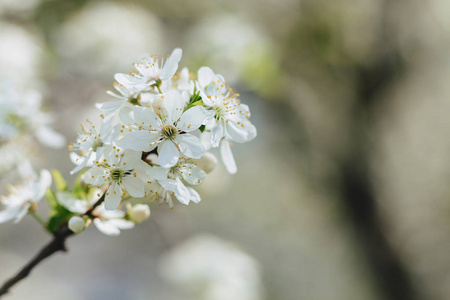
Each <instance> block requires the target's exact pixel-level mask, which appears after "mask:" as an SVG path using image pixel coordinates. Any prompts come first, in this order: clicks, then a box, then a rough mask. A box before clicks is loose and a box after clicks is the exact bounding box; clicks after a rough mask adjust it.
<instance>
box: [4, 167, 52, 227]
mask: <svg viewBox="0 0 450 300" xmlns="http://www.w3.org/2000/svg"><path fill="white" fill-rule="evenodd" d="M51 183H52V177H51V175H50V172H49V171H47V170H45V169H44V170H41V172H40V175H39V176H37V175H36V174H35V173H34V172H33V173H32V174H30V175H29V176H28V178H27V179H26V180H25V181H24V182H23V183H22V184H20V185H17V186H9V188H8V189H9V195H8V196H3V197H2V198H1V199H0V203H1V204H2V206H3V210H1V211H0V223H5V222H8V221H11V220H13V219H14V223H18V222H19V221H20V220H22V218H23V217H24V216H25V215H26V214H27V213H28V212H29V211H30V209H34V208H33V207H32V206H33V205H36V204H37V203H38V202H39V201H40V200H41V199H42V197H43V196H44V194H45V191H46V190H47V188H48V187H49V186H50V184H51Z"/></svg>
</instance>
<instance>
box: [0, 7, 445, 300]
mask: <svg viewBox="0 0 450 300" xmlns="http://www.w3.org/2000/svg"><path fill="white" fill-rule="evenodd" d="M449 15H450V2H449V1H446V0H430V1H421V0H410V1H405V0H404V1H401V0H398V1H389V0H340V1H335V0H277V1H276V0H258V1H257V0H248V1H236V0H228V1H206V0H198V1H189V2H184V1H180V0H178V1H174V0H166V1H144V0H131V1H119V0H118V1H93V0H91V1H89V0H64V1H56V0H21V1H14V0H0V78H1V80H3V81H7V82H10V83H11V84H14V85H16V86H17V87H19V88H24V89H30V88H32V89H37V90H39V91H40V92H42V93H43V94H44V96H45V99H46V101H45V107H46V108H47V109H48V110H50V111H53V113H54V117H55V123H54V126H53V127H54V128H55V129H57V130H58V131H59V132H61V133H63V134H64V135H65V136H66V137H67V139H68V140H71V141H73V140H74V139H75V133H74V131H75V130H79V123H80V122H82V121H83V120H84V119H86V118H87V117H89V118H91V119H95V118H97V117H98V112H97V111H96V110H95V109H94V103H96V102H103V101H109V100H110V98H109V96H107V95H106V94H105V93H104V91H105V89H110V88H111V86H112V82H113V75H114V73H116V72H124V73H126V72H127V71H130V70H131V69H132V66H131V63H132V62H133V61H134V60H135V59H136V58H137V57H138V55H139V54H141V53H146V52H148V53H155V54H168V53H170V52H171V51H172V49H173V48H175V47H181V48H183V57H182V60H181V63H180V67H183V66H188V67H189V68H190V70H191V71H193V72H195V71H196V70H197V69H198V68H199V67H200V66H203V65H208V66H210V67H211V68H212V69H213V70H215V71H216V72H217V73H220V74H223V75H224V76H225V78H227V79H228V81H229V82H230V84H231V85H232V86H233V87H234V90H235V91H238V92H239V93H240V94H241V99H242V101H243V102H244V103H246V104H248V105H249V106H250V108H251V110H252V122H253V123H254V124H255V125H256V127H257V128H258V137H257V138H256V139H255V140H254V141H252V142H250V143H247V144H245V145H239V146H238V147H235V149H234V150H233V152H234V154H235V157H236V160H237V163H238V168H239V171H238V173H237V174H236V175H234V176H231V175H229V174H228V173H226V171H225V170H224V168H223V167H222V166H218V168H217V169H216V170H215V171H214V172H213V173H212V174H211V175H210V176H208V177H207V179H206V182H205V184H204V185H203V186H201V189H200V194H201V196H202V202H201V203H199V204H197V205H194V204H191V205H189V206H188V207H186V206H183V205H181V204H178V205H176V207H175V209H174V210H173V211H170V210H169V209H168V208H167V207H158V206H157V205H152V206H151V209H152V215H151V218H150V220H149V221H147V222H145V223H143V224H141V225H139V226H138V227H137V228H136V229H134V230H132V231H124V232H122V234H121V235H120V236H118V237H108V236H104V235H102V234H101V233H99V232H98V231H96V230H95V229H93V228H90V229H89V230H87V231H86V232H84V233H83V234H80V235H79V236H76V237H74V238H72V239H70V240H69V243H68V244H69V248H70V252H69V253H68V254H58V255H55V256H54V257H52V258H51V259H50V260H48V261H46V262H45V263H43V264H42V265H40V266H39V267H38V268H37V269H36V270H35V271H34V272H33V273H32V276H31V277H30V278H28V279H26V280H25V281H23V282H22V283H20V284H19V285H17V286H16V287H15V288H14V289H13V290H12V293H11V294H10V295H9V296H8V297H5V299H11V300H14V299H34V300H37V299H59V298H63V299H89V300H91V299H92V300H97V299H98V300H100V299H111V300H112V299H117V300H121V299H170V300H172V299H173V300H178V299H193V300H197V299H207V300H216V299H220V300H222V299H237V300H263V299H267V300H269V299H277V300H297V299H308V300H309V299H330V300H331V299H333V300H340V299H342V300H351V299H355V300H356V299H367V300H372V299H373V300H375V299H397V300H398V299H436V300H438V299H439V300H440V299H442V300H444V299H449V298H450V254H449V253H450V185H449V182H450V160H449V159H448V157H449V155H450V118H449V117H448V112H449V111H450V84H449V82H450V52H449V51H448V49H449V48H447V47H449V46H450V18H449V17H448V16H449ZM0 109H1V108H0ZM31 147H33V146H31ZM36 152H37V151H36ZM35 154H36V155H37V153H35ZM36 161H37V165H38V166H40V167H46V168H57V169H59V170H61V172H62V173H63V175H64V176H65V177H66V179H68V181H70V180H71V178H72V177H71V176H70V175H69V171H70V170H71V169H72V168H73V165H72V164H71V162H70V160H69V153H68V151H67V150H65V149H62V150H48V149H45V150H44V152H43V154H42V155H39V156H38V159H36ZM1 176H2V180H1V183H2V188H3V186H4V185H5V184H6V183H8V180H7V178H8V174H3V175H1ZM40 213H41V214H42V215H44V214H45V213H46V210H45V207H42V208H41V210H40ZM0 239H1V243H0V281H1V282H3V281H4V280H5V279H6V278H8V277H10V276H11V275H12V274H13V273H15V272H16V271H17V270H18V269H19V268H20V267H21V266H22V265H23V264H24V263H25V262H26V261H27V260H29V259H30V258H31V256H33V255H34V254H35V253H36V252H37V251H38V249H40V247H41V246H42V245H44V244H45V243H46V242H47V241H48V240H49V236H48V235H47V234H46V233H45V232H43V230H42V229H41V228H40V227H39V226H38V224H37V223H36V222H35V220H33V219H31V218H26V219H24V220H23V221H22V222H21V223H20V224H18V225H15V224H12V223H8V224H4V225H2V226H1V229H0Z"/></svg>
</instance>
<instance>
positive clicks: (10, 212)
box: [0, 206, 20, 224]
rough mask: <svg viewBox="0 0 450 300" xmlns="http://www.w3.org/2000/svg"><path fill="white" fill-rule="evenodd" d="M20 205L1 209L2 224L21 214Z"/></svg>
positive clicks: (0, 220)
mask: <svg viewBox="0 0 450 300" xmlns="http://www.w3.org/2000/svg"><path fill="white" fill-rule="evenodd" d="M19 210H20V206H14V207H11V208H8V209H6V210H3V211H0V224H3V223H6V222H8V221H11V220H12V219H14V218H15V217H16V216H17V215H18V214H19Z"/></svg>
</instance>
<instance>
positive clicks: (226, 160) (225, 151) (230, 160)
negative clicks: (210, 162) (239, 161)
mask: <svg viewBox="0 0 450 300" xmlns="http://www.w3.org/2000/svg"><path fill="white" fill-rule="evenodd" d="M220 155H221V156H222V162H223V164H224V165H225V168H226V169H227V171H228V172H229V173H230V174H235V173H236V172H237V166H236V162H235V161H234V157H233V153H232V152H231V147H230V143H229V142H228V141H227V140H225V139H224V140H222V142H221V143H220Z"/></svg>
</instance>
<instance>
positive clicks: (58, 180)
mask: <svg viewBox="0 0 450 300" xmlns="http://www.w3.org/2000/svg"><path fill="white" fill-rule="evenodd" d="M51 172H52V176H53V181H54V182H55V186H56V189H57V190H58V191H67V182H66V181H65V180H64V177H63V176H62V175H61V173H60V172H59V171H58V170H55V169H53V170H51Z"/></svg>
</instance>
